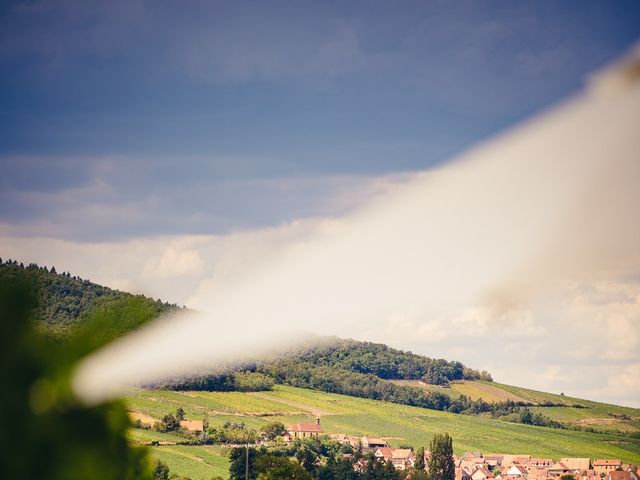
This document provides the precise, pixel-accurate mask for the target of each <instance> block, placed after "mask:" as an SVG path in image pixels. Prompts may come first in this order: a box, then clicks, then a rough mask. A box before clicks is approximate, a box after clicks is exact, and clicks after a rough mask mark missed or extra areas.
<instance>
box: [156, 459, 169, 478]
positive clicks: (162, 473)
mask: <svg viewBox="0 0 640 480" xmlns="http://www.w3.org/2000/svg"><path fill="white" fill-rule="evenodd" d="M169 478H170V477H169V466H168V465H167V464H166V463H164V462H161V461H160V460H158V461H157V462H156V466H155V468H154V469H153V480H169Z"/></svg>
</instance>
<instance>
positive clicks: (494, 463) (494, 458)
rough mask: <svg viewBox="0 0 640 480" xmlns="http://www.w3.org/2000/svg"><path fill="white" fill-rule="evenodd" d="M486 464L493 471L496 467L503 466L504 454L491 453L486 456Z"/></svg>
mask: <svg viewBox="0 0 640 480" xmlns="http://www.w3.org/2000/svg"><path fill="white" fill-rule="evenodd" d="M483 458H484V464H485V465H486V467H487V468H488V469H489V470H491V471H493V470H495V469H496V468H500V467H501V466H502V461H503V460H504V455H499V454H489V455H485V456H484V457H483Z"/></svg>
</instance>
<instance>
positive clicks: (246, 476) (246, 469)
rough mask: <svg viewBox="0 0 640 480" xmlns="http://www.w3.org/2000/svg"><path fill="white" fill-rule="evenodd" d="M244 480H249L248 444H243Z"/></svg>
mask: <svg viewBox="0 0 640 480" xmlns="http://www.w3.org/2000/svg"><path fill="white" fill-rule="evenodd" d="M244 448H245V457H244V480H249V444H248V443H247V444H245V446H244Z"/></svg>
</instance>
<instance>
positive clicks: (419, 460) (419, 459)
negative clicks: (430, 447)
mask: <svg viewBox="0 0 640 480" xmlns="http://www.w3.org/2000/svg"><path fill="white" fill-rule="evenodd" d="M414 468H415V469H416V470H418V471H422V470H424V469H425V468H426V464H425V463H424V447H420V448H418V451H417V452H416V461H415V464H414Z"/></svg>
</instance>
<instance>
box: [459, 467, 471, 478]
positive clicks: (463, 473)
mask: <svg viewBox="0 0 640 480" xmlns="http://www.w3.org/2000/svg"><path fill="white" fill-rule="evenodd" d="M455 480H472V478H471V475H470V474H469V472H467V471H466V470H465V469H464V468H460V467H456V470H455Z"/></svg>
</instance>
